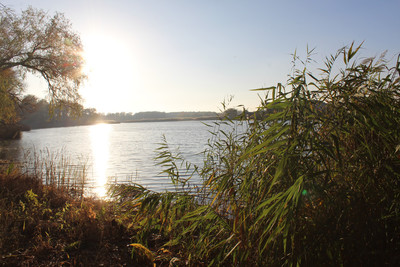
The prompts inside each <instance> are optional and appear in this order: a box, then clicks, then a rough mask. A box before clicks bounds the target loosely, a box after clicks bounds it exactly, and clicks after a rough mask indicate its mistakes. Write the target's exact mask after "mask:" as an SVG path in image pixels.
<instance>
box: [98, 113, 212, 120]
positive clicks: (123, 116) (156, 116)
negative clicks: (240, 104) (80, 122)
mask: <svg viewBox="0 0 400 267" xmlns="http://www.w3.org/2000/svg"><path fill="white" fill-rule="evenodd" d="M102 117H103V118H104V119H106V120H115V121H119V122H129V121H137V120H152V119H153V120H160V119H197V118H217V117H218V113H216V112H211V111H191V112H160V111H146V112H138V113H135V114H133V113H131V112H129V113H125V112H119V113H108V114H105V115H102Z"/></svg>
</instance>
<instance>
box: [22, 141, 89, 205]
mask: <svg viewBox="0 0 400 267" xmlns="http://www.w3.org/2000/svg"><path fill="white" fill-rule="evenodd" d="M25 158H26V162H25V165H24V169H25V172H27V173H29V174H31V175H33V176H34V177H37V178H38V179H40V180H41V181H42V182H43V184H44V185H51V186H55V187H57V188H60V189H65V190H67V191H70V192H71V193H73V194H75V195H78V196H81V197H82V196H83V193H84V190H85V186H86V181H87V172H88V168H89V166H88V160H87V159H85V158H84V157H80V158H78V159H75V160H72V159H71V157H70V156H69V155H68V153H67V152H66V150H65V149H64V148H63V149H60V150H57V151H51V150H50V149H48V148H45V149H44V150H39V151H37V150H36V149H34V150H33V152H30V151H27V153H26V155H25Z"/></svg>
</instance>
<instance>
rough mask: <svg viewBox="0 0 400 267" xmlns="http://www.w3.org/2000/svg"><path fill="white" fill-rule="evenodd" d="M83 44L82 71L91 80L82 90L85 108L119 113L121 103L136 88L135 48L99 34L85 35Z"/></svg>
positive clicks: (88, 80)
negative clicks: (133, 49) (133, 50)
mask: <svg viewBox="0 0 400 267" xmlns="http://www.w3.org/2000/svg"><path fill="white" fill-rule="evenodd" d="M82 42H83V46H84V52H83V57H84V60H85V66H84V68H83V72H84V73H85V74H86V75H87V77H88V79H87V82H86V83H85V85H84V86H83V88H82V90H81V95H82V97H83V98H84V101H85V103H84V105H85V106H86V107H93V108H96V109H97V111H99V112H116V111H118V108H121V100H122V99H124V100H126V99H127V98H129V97H131V95H132V91H134V90H135V86H136V87H137V82H138V71H137V68H136V67H135V60H134V58H133V53H132V48H129V47H128V46H127V45H126V43H125V42H123V41H122V40H120V39H118V38H115V37H113V36H106V35H100V34H95V35H88V36H84V37H83V38H82ZM136 90H137V88H136Z"/></svg>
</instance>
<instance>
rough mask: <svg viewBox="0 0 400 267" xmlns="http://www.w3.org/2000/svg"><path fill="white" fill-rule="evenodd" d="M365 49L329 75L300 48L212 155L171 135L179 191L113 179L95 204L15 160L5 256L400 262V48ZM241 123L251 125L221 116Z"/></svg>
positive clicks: (162, 261)
mask: <svg viewBox="0 0 400 267" xmlns="http://www.w3.org/2000/svg"><path fill="white" fill-rule="evenodd" d="M359 50H360V47H354V46H353V45H351V46H350V47H348V48H343V49H340V50H339V51H338V52H337V53H336V54H335V55H332V56H331V57H328V58H327V59H326V62H325V68H323V69H321V70H320V74H319V75H317V74H315V73H314V74H313V73H311V72H310V71H309V69H308V64H309V63H310V61H311V59H310V57H309V55H310V54H311V52H312V51H310V52H309V54H308V56H307V58H306V59H305V60H304V61H301V60H300V59H299V58H298V57H297V56H296V55H294V64H299V63H300V67H298V65H297V68H295V69H294V71H293V73H292V75H291V76H290V78H289V80H288V82H287V85H286V86H284V85H282V84H278V85H277V86H274V87H270V88H264V89H260V90H263V91H267V92H269V93H268V94H267V97H266V98H265V99H263V101H262V102H261V104H260V107H259V110H258V113H255V115H254V117H253V118H252V119H251V120H248V117H247V116H245V113H242V115H239V116H238V117H237V118H236V120H235V121H232V120H229V119H227V120H225V121H222V122H217V123H216V125H214V126H216V130H215V131H214V135H213V138H212V139H211V140H210V142H209V148H208V149H207V150H206V151H205V155H204V156H205V162H204V166H202V167H200V166H198V168H196V167H195V168H193V166H192V165H190V163H188V162H186V161H184V159H182V158H181V157H180V156H179V155H174V154H172V152H171V151H170V150H169V148H168V143H167V142H166V141H165V142H164V143H163V144H162V145H161V146H160V148H159V151H158V152H159V156H158V160H159V162H160V164H161V165H162V166H164V171H165V173H167V174H169V176H170V177H171V180H172V182H173V183H175V184H176V186H177V191H175V192H165V193H160V192H152V191H149V190H147V189H145V188H142V187H140V186H139V185H135V184H131V185H114V186H112V187H111V191H110V193H111V195H110V197H111V198H112V200H113V201H112V202H105V201H103V202H96V201H91V200H84V199H81V198H78V199H77V198H70V197H69V196H67V195H66V194H64V195H62V196H61V195H58V194H59V193H60V192H61V193H62V192H63V191H62V188H61V189H59V190H58V191H56V190H54V189H53V188H51V187H43V185H41V184H40V183H39V182H38V181H37V180H35V179H31V178H28V177H25V176H23V175H21V174H18V172H17V173H16V174H15V173H14V172H13V171H12V170H10V169H8V170H6V171H3V174H2V176H1V183H2V184H1V186H0V188H1V192H0V193H1V197H0V199H1V203H0V205H1V208H2V209H1V211H2V213H1V217H0V220H1V223H0V225H1V227H2V228H1V230H0V234H1V238H0V240H1V242H2V243H1V247H0V249H1V254H2V259H3V261H4V262H5V263H6V264H8V263H10V264H11V263H15V262H21V261H24V262H26V263H32V264H34V265H36V264H37V265H39V264H48V265H59V264H62V263H64V264H65V265H68V264H72V265H79V264H88V265H97V264H100V263H103V264H105V265H107V264H111V265H118V264H126V265H132V266H141V265H140V264H146V263H145V262H146V261H147V262H148V264H149V266H151V265H152V264H154V263H155V264H157V265H160V266H167V265H169V266H174V265H189V266H297V265H302V266H326V265H333V266H338V265H339V266H340V265H343V266H371V265H373V266H382V265H387V266H396V265H398V264H399V263H400V256H399V255H400V184H399V181H400V127H399V125H400V95H399V94H400V90H399V89H400V78H399V76H400V60H399V59H398V60H397V62H395V65H394V66H393V67H390V66H389V65H388V63H387V62H386V61H385V59H384V58H383V57H380V58H366V59H363V60H361V62H359V61H357V60H356V58H357V55H358V53H359ZM321 103H323V104H321ZM271 111H273V112H271ZM241 122H243V123H245V124H246V125H247V130H246V131H245V132H241V131H235V130H233V131H226V127H221V128H218V126H222V125H223V124H228V125H233V126H234V125H237V123H241ZM185 167H187V170H186V169H185ZM183 174H185V175H183ZM187 174H189V177H190V174H197V175H200V176H201V177H202V179H203V184H202V186H200V187H199V186H196V187H194V186H191V180H190V178H188V176H187ZM19 181H22V182H19ZM56 194H57V195H56ZM10 233H12V234H10ZM139 262H140V263H139Z"/></svg>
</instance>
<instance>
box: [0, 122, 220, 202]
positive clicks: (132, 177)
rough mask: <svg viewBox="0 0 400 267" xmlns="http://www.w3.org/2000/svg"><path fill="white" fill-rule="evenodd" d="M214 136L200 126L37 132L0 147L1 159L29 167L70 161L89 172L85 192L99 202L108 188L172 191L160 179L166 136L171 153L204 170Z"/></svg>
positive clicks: (164, 177) (178, 124)
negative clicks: (42, 160)
mask: <svg viewBox="0 0 400 267" xmlns="http://www.w3.org/2000/svg"><path fill="white" fill-rule="evenodd" d="M210 130H212V128H211V129H210V127H207V126H206V125H204V124H203V123H202V122H200V121H173V122H141V123H121V124H97V125H90V126H76V127H62V128H50V129H37V130H32V131H30V132H24V133H23V136H22V138H21V139H20V140H12V141H2V142H1V143H0V159H13V160H20V161H26V160H27V159H30V160H31V159H32V157H33V155H34V154H36V157H37V155H42V156H43V155H44V156H45V157H46V156H47V157H50V158H52V157H53V158H54V157H60V154H62V155H67V156H68V157H69V158H70V160H71V162H72V164H75V165H79V164H83V165H85V166H87V172H86V173H87V181H86V182H87V188H88V190H89V191H90V192H92V193H94V194H96V195H99V196H104V195H105V192H106V189H105V188H106V184H107V183H110V182H117V183H126V182H135V183H139V184H141V185H143V186H145V187H147V188H149V189H151V190H155V191H164V190H170V189H171V188H173V185H172V183H171V182H170V179H169V177H168V176H167V175H166V174H160V172H161V171H162V168H161V166H157V165H156V161H155V157H156V156H157V152H156V149H157V148H159V147H160V143H162V141H163V135H164V136H165V138H166V140H167V142H168V145H169V146H170V148H171V151H172V152H174V151H176V150H177V149H179V151H180V153H181V155H182V156H183V157H184V158H185V159H186V160H188V161H190V162H192V163H194V164H198V165H202V162H203V155H202V153H201V152H202V151H204V149H205V148H206V146H207V141H208V140H209V139H210V138H211V136H212V135H211V134H210V132H209V131H210ZM57 155H58V156H57ZM197 179H199V178H198V177H197ZM198 182H199V181H198Z"/></svg>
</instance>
